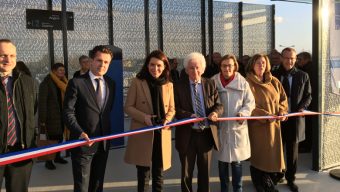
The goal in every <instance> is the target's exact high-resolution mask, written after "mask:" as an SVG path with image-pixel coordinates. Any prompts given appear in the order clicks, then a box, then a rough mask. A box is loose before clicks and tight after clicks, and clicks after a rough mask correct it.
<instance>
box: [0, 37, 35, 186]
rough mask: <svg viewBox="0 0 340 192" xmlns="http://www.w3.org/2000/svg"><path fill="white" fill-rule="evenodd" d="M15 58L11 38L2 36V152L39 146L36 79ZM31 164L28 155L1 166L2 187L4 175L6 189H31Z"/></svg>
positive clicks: (0, 66)
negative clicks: (36, 124)
mask: <svg viewBox="0 0 340 192" xmlns="http://www.w3.org/2000/svg"><path fill="white" fill-rule="evenodd" d="M16 58H17V51H16V47H15V45H14V44H13V43H12V42H11V40H9V39H0V76H1V84H0V114H1V115H0V138H1V139H0V154H4V153H10V152H17V151H21V150H24V149H28V148H33V147H36V145H35V136H36V132H35V120H34V113H35V111H36V109H37V105H36V104H37V102H36V98H37V97H36V96H37V94H36V91H35V86H34V80H33V78H32V77H30V76H28V75H26V74H24V73H21V72H19V71H17V70H16V69H15V66H16ZM32 165H33V161H32V159H29V160H25V161H20V162H17V163H11V164H8V165H4V166H1V167H0V188H1V186H2V180H3V178H5V179H6V191H20V192H25V191H28V184H29V180H30V176H31V170H32ZM0 190H1V189H0Z"/></svg>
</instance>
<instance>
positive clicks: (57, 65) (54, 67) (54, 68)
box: [51, 63, 65, 71]
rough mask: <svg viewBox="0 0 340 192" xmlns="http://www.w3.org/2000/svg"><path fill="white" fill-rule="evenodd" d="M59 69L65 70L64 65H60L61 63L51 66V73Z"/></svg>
mask: <svg viewBox="0 0 340 192" xmlns="http://www.w3.org/2000/svg"><path fill="white" fill-rule="evenodd" d="M59 67H64V68H65V66H64V64H62V63H55V64H53V65H52V68H51V70H52V71H55V70H57V69H58V68H59Z"/></svg>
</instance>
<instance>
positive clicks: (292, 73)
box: [273, 48, 312, 192]
mask: <svg viewBox="0 0 340 192" xmlns="http://www.w3.org/2000/svg"><path fill="white" fill-rule="evenodd" d="M281 55H282V56H281V60H282V64H281V66H280V67H279V69H277V70H276V71H274V72H273V75H274V76H276V77H277V78H278V79H279V80H280V81H281V83H282V85H283V88H284V90H285V92H286V95H287V98H288V105H289V108H288V110H289V112H290V113H293V112H301V111H303V110H305V109H307V107H308V106H309V104H310V102H311V100H312V97H311V85H310V80H309V76H308V74H307V73H305V72H303V71H301V70H299V69H297V68H296V67H295V62H296V51H295V50H294V49H293V48H285V49H283V50H282V53H281ZM281 133H282V143H283V146H284V147H285V152H286V163H287V170H286V171H285V178H286V180H287V185H288V187H289V188H290V190H291V191H293V192H297V191H298V186H297V185H296V184H295V173H296V169H297V159H298V149H299V142H301V141H303V140H304V139H305V117H301V116H300V117H289V119H288V120H287V121H285V122H282V124H281ZM282 177H283V175H282Z"/></svg>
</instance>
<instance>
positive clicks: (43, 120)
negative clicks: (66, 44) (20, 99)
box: [39, 63, 68, 170]
mask: <svg viewBox="0 0 340 192" xmlns="http://www.w3.org/2000/svg"><path fill="white" fill-rule="evenodd" d="M51 70H52V71H51V72H50V73H49V74H48V75H47V76H46V77H45V78H44V80H43V81H42V82H41V84H40V86H39V131H40V133H44V134H46V137H47V138H48V139H51V140H58V141H59V142H60V143H61V142H62V141H63V139H64V137H63V134H64V123H63V120H62V106H63V105H62V103H63V101H64V95H65V91H66V86H67V83H68V80H67V78H66V76H65V67H64V65H63V64H62V63H55V64H54V65H52V69H51ZM54 162H55V163H60V164H66V163H67V161H66V160H65V159H63V158H62V157H61V155H60V152H58V153H57V155H56V158H55V159H54ZM45 167H46V168H47V169H50V170H54V169H56V166H55V165H54V164H53V161H46V163H45Z"/></svg>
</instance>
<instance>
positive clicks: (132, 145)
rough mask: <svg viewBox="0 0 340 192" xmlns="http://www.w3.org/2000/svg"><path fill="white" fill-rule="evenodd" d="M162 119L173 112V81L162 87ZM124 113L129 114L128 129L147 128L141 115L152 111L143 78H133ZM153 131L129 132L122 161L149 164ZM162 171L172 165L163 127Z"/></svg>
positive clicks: (169, 138)
mask: <svg viewBox="0 0 340 192" xmlns="http://www.w3.org/2000/svg"><path fill="white" fill-rule="evenodd" d="M162 96H163V104H164V111H165V118H166V120H168V121H171V120H172V119H173V117H174V115H175V104H174V93H173V85H172V83H170V82H169V83H166V84H164V85H163V86H162ZM124 110H125V113H127V114H128V115H129V116H130V117H131V128H130V129H131V130H134V129H139V128H142V127H146V126H147V125H146V124H145V123H144V116H145V115H146V114H149V115H151V114H153V109H152V101H151V94H150V89H149V86H148V84H147V82H146V80H140V79H138V78H135V79H133V81H132V83H131V86H130V88H129V91H128V94H127V98H126V101H125V107H124ZM152 146H153V131H149V132H146V133H142V134H138V135H132V136H130V137H129V138H128V143H127V147H126V151H125V162H126V163H129V164H133V165H140V166H146V167H150V166H151V159H152ZM162 159H163V170H167V169H169V168H170V167H171V130H170V129H162Z"/></svg>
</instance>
